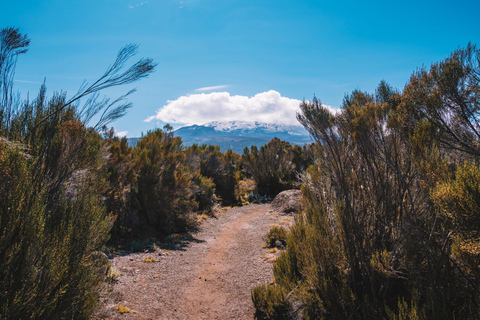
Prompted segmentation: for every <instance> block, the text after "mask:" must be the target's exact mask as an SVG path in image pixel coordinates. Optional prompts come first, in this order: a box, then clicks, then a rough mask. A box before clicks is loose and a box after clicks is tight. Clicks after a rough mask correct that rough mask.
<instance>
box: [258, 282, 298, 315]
mask: <svg viewBox="0 0 480 320" xmlns="http://www.w3.org/2000/svg"><path fill="white" fill-rule="evenodd" d="M286 297H287V294H286V293H285V291H284V289H283V288H282V287H278V286H275V285H268V284H263V285H260V286H257V287H255V288H253V289H252V301H253V305H254V306H255V308H256V309H257V314H256V316H257V318H259V319H271V320H284V319H285V320H286V319H290V315H289V311H290V306H289V304H288V303H287V301H286Z"/></svg>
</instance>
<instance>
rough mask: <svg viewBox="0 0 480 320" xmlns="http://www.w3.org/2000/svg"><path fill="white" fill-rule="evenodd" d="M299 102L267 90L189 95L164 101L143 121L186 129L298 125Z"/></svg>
mask: <svg viewBox="0 0 480 320" xmlns="http://www.w3.org/2000/svg"><path fill="white" fill-rule="evenodd" d="M301 102H302V101H300V100H297V99H290V98H287V97H282V96H281V95H280V93H279V92H277V91H274V90H270V91H267V92H262V93H258V94H256V95H255V96H253V97H247V96H241V95H230V93H228V92H212V93H200V94H190V95H186V96H182V97H179V98H178V99H176V100H168V101H167V104H166V105H165V106H163V107H162V108H160V109H159V110H158V111H157V113H156V115H154V116H151V117H149V118H147V119H146V120H145V121H147V122H149V121H152V120H160V121H163V122H165V123H172V124H173V123H179V124H186V125H193V124H199V125H200V124H204V123H207V122H212V121H258V122H262V123H275V124H284V125H300V124H299V123H298V121H297V119H296V113H297V112H299V111H300V108H299V105H300V103H301Z"/></svg>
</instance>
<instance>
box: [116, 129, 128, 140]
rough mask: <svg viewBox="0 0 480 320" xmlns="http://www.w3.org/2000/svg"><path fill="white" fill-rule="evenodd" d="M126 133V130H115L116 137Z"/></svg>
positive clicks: (123, 135)
mask: <svg viewBox="0 0 480 320" xmlns="http://www.w3.org/2000/svg"><path fill="white" fill-rule="evenodd" d="M127 134H128V131H118V132H117V130H115V136H116V137H119V138H122V137H125V136H126V135H127Z"/></svg>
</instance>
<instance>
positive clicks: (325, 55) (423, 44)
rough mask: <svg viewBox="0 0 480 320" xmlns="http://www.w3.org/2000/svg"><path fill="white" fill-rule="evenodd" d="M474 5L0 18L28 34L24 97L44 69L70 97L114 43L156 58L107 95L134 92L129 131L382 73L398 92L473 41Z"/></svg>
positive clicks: (56, 11)
mask: <svg viewBox="0 0 480 320" xmlns="http://www.w3.org/2000/svg"><path fill="white" fill-rule="evenodd" d="M479 10H480V2H479V1H462V0H460V1H455V2H452V1H422V0H418V1H395V2H390V1H346V0H338V1H281V0H277V1H270V0H256V1H250V0H224V1H218V0H82V1H76V0H71V1H64V0H63V1H57V0H55V1H52V0H45V1H30V0H23V1H13V0H2V10H0V21H1V22H2V25H1V27H6V26H15V27H18V28H20V30H21V31H22V32H24V33H26V34H28V36H29V37H30V38H31V40H32V41H31V46H30V50H29V52H28V53H27V54H25V55H23V56H21V57H20V58H19V61H18V65H17V73H16V80H17V82H16V88H17V89H18V90H20V91H21V92H22V95H25V93H26V92H30V96H35V95H36V93H37V92H38V87H39V84H38V83H40V82H42V81H43V79H44V77H46V83H47V87H48V89H49V92H50V93H52V92H53V91H59V90H65V91H67V93H68V95H69V96H71V95H73V94H74V93H75V92H76V91H77V89H78V88H79V86H80V85H81V83H82V82H83V80H87V81H94V80H95V79H96V78H97V77H98V76H100V75H101V74H102V73H103V71H104V70H105V69H106V67H107V66H108V65H109V64H110V63H111V62H113V60H114V58H115V55H116V53H117V51H118V50H119V49H120V48H121V47H122V46H123V45H125V44H128V43H137V44H139V45H140V52H139V55H138V56H137V57H138V58H140V57H142V56H144V57H151V58H153V59H154V60H155V61H156V62H157V63H158V67H157V69H156V71H155V73H154V74H152V75H151V76H150V77H149V78H148V79H145V80H142V81H141V82H137V83H135V84H134V85H131V86H127V87H123V88H117V89H114V90H110V91H108V92H105V94H107V95H108V96H111V97H112V98H113V97H115V96H118V95H120V94H121V93H124V92H127V91H128V90H129V89H130V88H132V87H136V88H137V89H138V91H137V92H136V93H135V94H134V95H133V96H131V98H130V101H131V102H133V104H134V107H133V108H132V109H130V111H129V113H128V114H127V115H126V116H125V117H124V118H122V119H120V120H118V121H117V122H115V123H114V124H113V126H114V127H115V128H116V130H118V131H119V132H120V131H128V136H138V135H140V133H141V132H146V131H148V130H149V129H153V128H154V127H156V126H157V127H161V126H163V123H164V122H166V121H167V122H171V123H173V124H175V125H176V126H179V125H181V124H182V123H194V122H199V121H205V120H209V119H211V120H222V117H225V116H226V115H227V114H233V113H232V112H233V111H232V110H234V109H235V110H236V109H238V108H240V109H241V108H244V110H243V111H245V112H239V113H238V117H247V116H248V115H251V120H256V119H257V118H256V117H257V115H260V116H263V118H272V119H273V118H275V117H269V113H268V112H271V113H270V114H274V113H276V114H282V112H283V111H285V112H286V113H285V116H282V118H283V119H287V118H288V119H287V120H288V121H287V120H285V121H286V123H289V122H291V121H294V120H292V119H290V118H289V117H290V116H287V115H292V116H291V117H294V116H293V115H294V111H292V112H293V113H292V112H290V111H288V110H293V109H292V105H296V104H297V102H298V100H302V99H304V98H305V99H311V98H312V97H313V95H314V94H315V95H316V96H317V97H318V98H319V99H320V100H321V101H322V102H323V103H324V104H326V105H329V106H332V107H339V106H340V105H341V103H342V100H343V97H344V95H345V93H348V92H351V91H352V90H354V89H360V90H363V91H369V92H372V91H373V90H374V89H375V87H376V85H377V84H378V82H379V81H380V80H382V79H385V80H386V81H387V82H389V83H390V84H392V85H393V86H395V87H397V88H399V89H402V88H403V86H404V85H405V83H406V82H407V81H408V79H409V77H410V75H411V73H412V72H413V71H414V70H415V69H417V68H419V67H422V66H429V65H430V64H431V63H432V62H435V61H439V60H441V59H444V58H445V57H447V56H448V55H449V54H450V53H451V52H452V51H454V50H455V49H456V48H458V47H459V46H461V47H464V46H466V44H467V43H468V42H469V41H471V42H473V43H479V42H480V24H479V23H478V12H479ZM479 44H480V43H479ZM212 87H213V88H212ZM202 88H203V89H202ZM220 92H224V93H223V94H220ZM225 92H228V94H227V93H225ZM164 106H165V110H164V111H163V112H159V113H158V114H157V111H159V109H161V108H164ZM222 108H223V109H222ZM168 110H170V113H168V112H167V111H168ZM219 110H220V111H221V110H226V111H228V112H220V111H219ZM193 111H195V112H193ZM287 111H288V112H287ZM289 112H290V113H289ZM167 113H168V116H166V114H167ZM154 116H157V117H156V118H154ZM147 118H151V121H150V122H145V121H144V120H145V119H147ZM263 118H262V119H263ZM239 120H248V119H244V118H239ZM272 121H273V120H272ZM275 121H277V120H275Z"/></svg>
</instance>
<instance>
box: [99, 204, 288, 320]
mask: <svg viewBox="0 0 480 320" xmlns="http://www.w3.org/2000/svg"><path fill="white" fill-rule="evenodd" d="M292 219H293V218H292V216H288V215H281V214H279V213H278V212H276V211H272V210H270V206H269V205H268V204H251V205H247V206H243V207H236V208H231V209H228V210H222V212H221V213H220V214H218V215H217V216H216V217H214V218H210V219H207V220H206V221H204V222H203V223H202V225H201V227H200V228H199V231H198V232H196V233H193V237H192V238H190V239H189V240H188V242H187V243H186V245H185V246H183V247H180V248H177V249H176V250H167V249H159V248H156V249H154V250H153V252H142V253H131V254H126V255H119V256H115V257H114V258H113V259H112V260H111V263H112V265H114V266H115V267H116V268H118V269H119V270H120V272H121V274H120V276H119V277H118V279H117V283H116V284H115V286H114V288H113V291H112V293H111V294H110V295H109V297H108V298H107V299H106V301H105V305H104V306H103V307H102V309H101V310H99V312H98V313H97V316H98V318H103V319H173V320H176V319H222V320H223V319H254V314H255V309H254V307H253V303H252V301H251V296H250V294H251V289H252V288H253V287H255V286H256V285H259V284H261V283H269V282H271V281H272V280H273V272H272V262H273V261H274V260H275V259H276V257H277V256H278V254H279V252H272V251H275V250H269V249H268V248H264V244H265V240H264V236H265V234H266V233H267V232H268V230H269V229H270V227H271V226H273V225H287V226H288V225H290V224H291V222H292ZM151 258H154V260H155V261H153V262H146V261H145V260H147V261H148V260H152V259H151ZM119 306H124V307H126V308H128V309H129V311H128V312H124V313H120V311H119V309H120V308H121V307H120V308H119Z"/></svg>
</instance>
